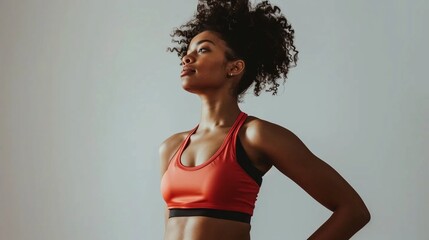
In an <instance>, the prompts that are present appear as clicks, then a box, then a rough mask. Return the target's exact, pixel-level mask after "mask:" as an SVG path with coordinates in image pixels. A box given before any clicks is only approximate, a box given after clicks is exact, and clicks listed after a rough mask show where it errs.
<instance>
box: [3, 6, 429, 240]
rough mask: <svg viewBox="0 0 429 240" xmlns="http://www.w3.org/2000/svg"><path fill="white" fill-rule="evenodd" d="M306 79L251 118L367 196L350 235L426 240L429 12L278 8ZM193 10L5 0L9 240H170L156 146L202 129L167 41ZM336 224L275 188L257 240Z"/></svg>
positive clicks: (251, 106)
mask: <svg viewBox="0 0 429 240" xmlns="http://www.w3.org/2000/svg"><path fill="white" fill-rule="evenodd" d="M273 2H274V3H277V4H278V5H279V6H280V7H281V9H282V11H283V12H284V13H285V14H286V15H287V17H288V19H289V20H290V21H291V22H292V24H293V27H294V28H295V30H296V45H297V47H298V49H299V50H300V55H299V56H300V60H299V63H298V67H297V68H294V69H292V70H291V72H290V75H289V79H288V81H287V83H286V84H285V85H284V87H282V88H281V90H280V94H279V96H274V97H273V96H270V95H269V94H263V95H262V96H261V97H259V98H255V97H253V96H252V95H251V94H249V95H248V96H247V97H246V100H245V103H244V104H242V109H243V111H245V112H247V113H249V114H251V115H255V116H258V117H260V118H263V119H266V120H268V121H271V122H275V123H277V124H280V125H282V126H284V127H286V128H288V129H290V130H291V131H293V132H294V133H295V134H297V135H298V136H299V137H300V138H301V139H302V140H303V141H304V143H305V144H306V145H307V146H308V147H309V148H310V149H311V150H312V151H313V152H314V153H315V154H316V155H317V156H319V157H320V158H322V159H324V160H325V161H326V162H328V163H329V164H330V165H332V166H333V167H334V168H335V169H337V170H338V171H339V172H340V173H341V174H342V175H343V176H344V177H345V178H346V179H347V180H348V181H349V182H350V183H351V184H352V185H353V186H354V187H355V189H356V190H357V191H358V192H359V193H360V194H361V196H362V197H363V199H364V200H365V201H366V203H367V205H368V207H369V209H370V210H371V213H372V220H371V222H370V223H369V224H368V225H367V226H366V227H365V228H364V229H363V230H362V231H361V232H359V233H358V234H357V235H356V236H355V237H354V238H353V239H365V240H367V239H370V240H371V239H374V240H380V239H389V240H395V239H398V240H403V239H429V234H428V227H429V222H428V217H429V210H428V209H429V206H428V202H429V201H428V200H429V189H428V187H427V183H428V181H429V175H428V170H429V163H428V157H429V151H428V146H429V145H428V144H429V141H428V140H429V136H428V135H429V126H428V119H429V109H428V102H429V101H428V100H429V94H428V91H429V90H428V89H429V84H428V77H427V73H426V71H427V69H428V66H427V63H428V60H427V59H428V56H429V51H428V46H427V44H428V42H429V34H428V30H427V23H428V22H429V19H428V15H427V12H428V11H429V4H428V2H427V1H424V0H420V1H419V0H414V1H398V0H392V1H387V0H386V1H372V0H359V1H357V0H355V1H340V0H337V1H334V0H329V1H311V2H310V1H291V0H287V1H279V0H278V1H273ZM195 6H196V1H195V0H193V1H172V0H169V1H137V0H121V1H119V0H118V1H114V0H104V1H83V0H75V1H53V0H43V1H29V0H27V1H25V0H20V1H19V0H18V1H15V0H0V80H1V81H0V239H2V240H3V239H4V240H27V239H28V240H30V239H31V240H54V239H55V240H56V239H61V240H110V239H112V240H113V239H121V240H123V239H130V240H134V239H161V238H162V235H163V201H162V198H161V195H160V191H159V177H160V176H159V160H158V157H157V154H158V153H157V149H158V146H159V143H160V142H162V140H163V139H165V138H166V137H168V136H169V135H171V134H173V133H175V132H178V131H183V130H188V129H191V128H193V127H194V126H195V125H196V124H197V123H198V121H199V116H200V103H199V100H198V98H197V97H195V96H193V95H191V94H188V93H186V92H185V91H183V90H182V89H181V87H180V78H179V72H180V67H179V60H178V58H177V57H176V56H175V55H174V54H169V53H167V52H166V51H165V49H166V47H167V46H169V45H170V38H169V36H168V34H169V33H170V32H171V30H172V29H173V27H176V26H179V25H180V24H182V23H184V22H185V21H186V20H187V19H188V18H189V17H190V16H191V14H192V13H193V11H194V9H195ZM328 216H329V211H328V210H326V209H324V207H323V206H321V205H319V204H318V203H317V202H315V201H314V200H313V199H312V198H311V197H310V196H308V195H307V194H306V193H305V192H304V191H303V190H301V189H300V188H299V187H298V186H297V185H295V184H294V183H293V182H292V181H291V180H289V179H288V178H287V177H285V176H283V175H281V173H280V172H279V171H278V170H276V169H272V170H271V171H270V172H269V173H268V174H267V175H266V176H265V177H264V183H263V185H262V189H261V192H260V195H259V199H258V201H257V204H256V209H255V215H254V218H253V219H252V239H261V240H262V239H263V240H270V239H305V238H306V237H308V236H309V235H310V234H311V233H312V232H313V231H314V230H316V228H317V227H318V226H320V224H322V223H323V222H324V221H325V220H326V219H327V218H328Z"/></svg>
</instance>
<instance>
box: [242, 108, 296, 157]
mask: <svg viewBox="0 0 429 240" xmlns="http://www.w3.org/2000/svg"><path fill="white" fill-rule="evenodd" d="M243 127H244V134H243V135H244V137H245V140H246V141H247V142H248V143H249V144H250V145H251V147H252V148H255V149H257V150H258V151H259V152H260V153H261V155H264V156H265V157H267V158H268V159H270V160H273V158H275V157H274V155H280V154H282V155H283V156H284V157H286V156H285V155H289V154H291V153H293V152H295V150H296V149H297V147H303V143H302V141H301V140H300V139H299V138H298V137H297V136H296V135H295V134H294V133H293V132H292V131H291V130H289V129H287V128H286V127H283V126H280V125H278V124H275V123H272V122H269V121H267V120H263V119H260V118H257V117H254V116H248V119H247V120H246V122H245V124H244V125H243ZM271 162H272V161H271ZM272 163H273V162H272Z"/></svg>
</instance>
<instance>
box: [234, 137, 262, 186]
mask: <svg viewBox="0 0 429 240" xmlns="http://www.w3.org/2000/svg"><path fill="white" fill-rule="evenodd" d="M235 145H236V146H235V148H236V151H237V153H236V155H237V162H238V164H240V166H241V167H242V168H243V170H244V171H246V173H247V174H249V176H250V177H252V178H253V180H255V182H256V183H257V184H258V185H259V186H261V185H262V176H263V174H262V172H261V171H260V170H259V169H257V168H256V167H255V166H253V165H252V163H251V162H250V159H249V157H248V156H247V154H246V152H245V151H244V148H243V145H242V144H241V142H240V138H239V137H238V136H237V140H236V143H235Z"/></svg>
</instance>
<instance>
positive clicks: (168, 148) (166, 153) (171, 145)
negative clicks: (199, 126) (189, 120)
mask: <svg viewBox="0 0 429 240" xmlns="http://www.w3.org/2000/svg"><path fill="white" fill-rule="evenodd" d="M183 140H184V135H183V133H176V134H174V135H172V136H171V137H169V138H167V139H166V140H165V141H164V142H162V143H161V145H160V146H159V149H158V152H159V158H160V161H161V178H162V176H163V175H164V173H165V171H167V168H168V165H169V163H170V160H171V158H172V157H173V155H174V154H175V153H176V151H177V150H178V148H179V145H180V143H181V142H182V141H183ZM168 215H169V212H168V208H167V205H165V207H164V224H165V225H166V224H167V220H168Z"/></svg>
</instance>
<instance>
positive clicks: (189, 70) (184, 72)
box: [180, 67, 195, 77]
mask: <svg viewBox="0 0 429 240" xmlns="http://www.w3.org/2000/svg"><path fill="white" fill-rule="evenodd" d="M194 73H195V69H193V68H190V67H184V68H183V69H182V72H181V73H180V76H181V77H183V76H186V75H191V74H194Z"/></svg>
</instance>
